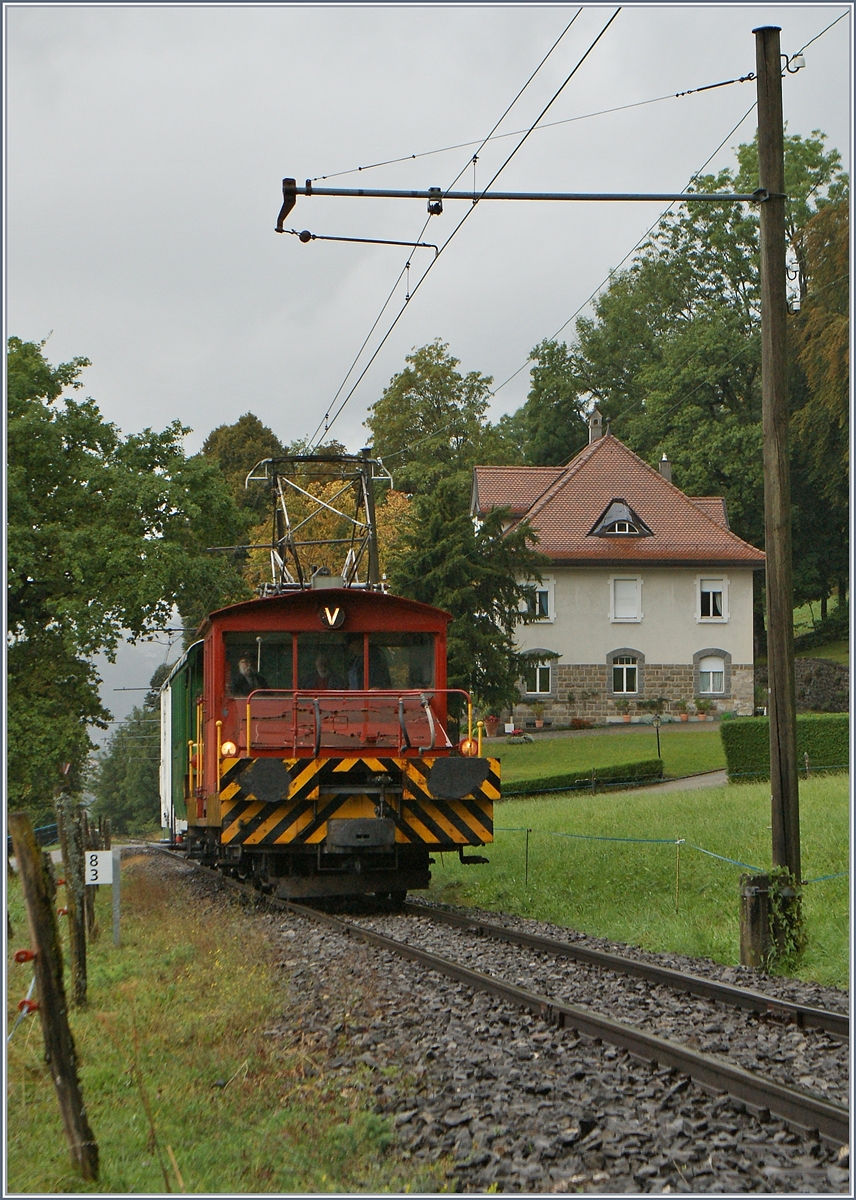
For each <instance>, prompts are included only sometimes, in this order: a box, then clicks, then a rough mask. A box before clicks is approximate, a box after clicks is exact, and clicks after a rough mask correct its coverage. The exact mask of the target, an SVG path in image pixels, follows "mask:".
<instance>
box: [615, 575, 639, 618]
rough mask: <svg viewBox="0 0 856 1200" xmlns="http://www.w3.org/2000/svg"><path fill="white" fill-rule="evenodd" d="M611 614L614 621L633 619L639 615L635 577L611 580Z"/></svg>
mask: <svg viewBox="0 0 856 1200" xmlns="http://www.w3.org/2000/svg"><path fill="white" fill-rule="evenodd" d="M613 589H614V592H613V596H614V604H613V615H614V619H615V620H616V621H628V620H629V621H635V620H636V619H637V617H638V616H639V604H638V588H637V586H636V580H635V579H614V580H613Z"/></svg>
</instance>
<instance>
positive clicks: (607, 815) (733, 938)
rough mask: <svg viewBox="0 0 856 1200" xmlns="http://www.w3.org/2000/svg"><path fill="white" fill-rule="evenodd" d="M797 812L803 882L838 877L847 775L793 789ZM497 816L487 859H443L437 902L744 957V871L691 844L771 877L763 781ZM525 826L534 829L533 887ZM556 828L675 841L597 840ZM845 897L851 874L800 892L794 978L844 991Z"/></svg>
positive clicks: (558, 804)
mask: <svg viewBox="0 0 856 1200" xmlns="http://www.w3.org/2000/svg"><path fill="white" fill-rule="evenodd" d="M687 737H688V740H690V739H689V735H687ZM693 740H694V739H693ZM523 748H526V747H523ZM800 806H801V831H802V866H803V877H804V878H805V879H807V880H810V879H815V878H816V877H818V876H823V875H832V874H835V873H837V872H840V871H845V870H846V869H847V865H848V861H849V851H848V847H849V780H848V778H847V777H846V776H841V775H838V776H826V777H821V778H817V779H810V780H806V781H803V782H801V783H800ZM494 821H495V827H496V841H495V843H494V844H493V846H490V847H488V857H489V858H490V865H489V866H487V867H478V868H475V867H471V866H470V867H467V866H463V865H462V864H460V863H459V862H458V861H457V860H456V859H454V858H453V857H452V856H451V855H448V856H445V857H444V858H443V859H442V860H441V861H440V862H438V864H437V866H436V867H435V868H434V872H433V875H434V879H433V882H432V888H431V895H432V896H433V897H434V898H435V899H438V900H442V901H446V902H448V903H455V904H470V905H476V906H480V907H483V908H487V909H493V910H502V911H505V912H513V913H517V914H519V915H522V916H527V917H534V918H536V919H538V920H543V921H553V922H555V923H557V924H559V925H565V926H568V927H571V928H574V929H578V930H581V931H583V932H585V933H590V934H593V935H595V936H597V937H605V938H610V939H613V940H615V941H618V942H625V943H629V944H631V945H637V946H644V947H645V948H646V949H649V950H655V951H673V952H676V953H680V954H689V955H692V956H693V957H707V958H712V959H714V960H715V961H717V962H722V963H731V964H736V963H738V962H739V961H740V902H739V890H740V875H741V874H742V873H743V870H742V869H741V868H740V867H738V866H734V865H732V864H730V863H727V862H722V861H720V860H719V859H716V858H712V857H710V856H709V855H707V854H703V853H701V852H700V851H698V850H694V849H692V848H691V845H695V846H700V847H702V848H703V849H705V850H709V851H713V853H714V854H719V855H723V856H724V857H726V858H730V859H735V860H737V861H738V862H741V863H745V864H747V865H749V866H751V867H757V868H760V869H761V870H766V869H769V867H770V865H771V859H770V853H771V832H770V788H769V784H742V785H731V786H726V787H722V788H703V789H699V790H696V791H687V792H671V793H669V792H666V793H658V794H656V795H652V794H650V793H647V792H645V791H633V792H623V793H619V794H605V795H597V796H586V795H584V794H581V793H576V794H574V795H573V797H569V796H566V797H560V798H559V797H555V796H549V797H542V798H540V799H539V798H535V799H531V800H508V801H503V802H502V803H500V804H498V805H497V806H496V808H495V811H494ZM526 829H528V830H529V831H530V833H529V875H528V881H527V878H526V858H525V852H526V832H525V831H526ZM557 834H564V835H568V834H577V835H580V834H581V835H585V837H586V838H592V839H596V838H604V839H609V838H636V839H656V838H663V839H669V842H667V843H660V844H658V843H651V842H644V841H635V842H633V841H631V842H622V841H608V840H604V841H597V840H585V838H579V837H568V836H556V835H557ZM676 838H684V839H685V844H684V845H683V846H682V847H681V849H680V875H679V886H678V908H677V911H676V908H675V892H676V866H677V859H678V855H677V850H676V847H675V845H674V839H676ZM849 891H850V889H849V877H848V876H847V875H843V876H840V877H838V878H836V879H831V880H827V881H825V882H822V883H810V884H807V886H806V887H805V889H804V900H803V909H804V915H805V921H806V929H807V934H808V945H807V948H806V950H805V952H804V954H803V956H802V959H801V960H800V963H799V965H798V968H797V970H796V974H797V976H798V977H799V978H802V979H810V980H816V981H817V982H819V983H824V984H830V985H833V986H836V987H847V985H848V979H849V939H850V932H849Z"/></svg>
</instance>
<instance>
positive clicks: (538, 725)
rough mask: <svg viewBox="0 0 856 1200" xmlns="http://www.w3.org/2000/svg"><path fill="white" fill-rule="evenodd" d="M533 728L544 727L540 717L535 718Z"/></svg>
mask: <svg viewBox="0 0 856 1200" xmlns="http://www.w3.org/2000/svg"><path fill="white" fill-rule="evenodd" d="M535 728H536V729H543V728H544V722H543V721H542V720H540V718H538V717H536V718H535Z"/></svg>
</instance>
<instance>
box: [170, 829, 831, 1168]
mask: <svg viewBox="0 0 856 1200" xmlns="http://www.w3.org/2000/svg"><path fill="white" fill-rule="evenodd" d="M158 849H162V848H160V847H158ZM166 853H169V854H170V856H171V857H175V858H179V859H182V860H184V861H185V862H186V861H190V862H191V863H193V860H187V859H186V857H185V856H184V855H181V854H173V853H172V852H170V851H166ZM193 865H194V866H197V867H200V868H203V869H209V870H211V873H212V874H214V875H216V877H217V878H218V879H221V880H222V881H223V882H224V883H226V884H228V885H229V886H230V887H231V888H233V889H234V890H236V891H239V892H241V893H242V894H243V895H245V896H247V897H248V898H249V899H252V900H254V901H256V902H259V903H264V904H267V905H269V906H270V907H271V908H274V909H277V910H279V911H283V912H293V913H295V914H296V915H298V916H301V917H304V918H307V919H309V920H311V921H316V922H317V923H319V924H322V925H326V926H328V927H329V928H331V929H334V930H335V931H336V932H337V933H340V934H342V935H343V936H345V937H355V938H357V939H359V940H360V941H363V942H366V943H367V944H369V945H372V946H376V947H378V949H381V950H387V951H389V952H391V953H393V954H397V955H398V956H399V957H401V958H407V959H410V960H411V961H413V962H417V963H419V964H420V965H421V966H424V967H426V968H427V969H428V970H432V971H436V972H438V974H441V975H445V976H446V977H447V978H450V979H455V980H457V981H458V982H459V983H464V984H466V985H467V986H469V987H472V988H474V989H476V990H477V991H483V992H488V993H490V994H491V995H494V996H498V997H500V998H501V999H503V1000H507V1001H508V1002H509V1003H511V1004H513V1005H515V1006H516V1007H517V1008H522V1009H526V1010H528V1011H530V1012H534V1013H536V1014H537V1015H539V1016H540V1017H541V1018H542V1019H543V1020H544V1021H546V1022H547V1023H548V1024H551V1025H555V1026H557V1027H558V1028H560V1029H573V1030H575V1031H576V1032H577V1033H579V1034H582V1035H583V1036H585V1037H589V1038H592V1039H594V1040H600V1041H603V1042H608V1043H609V1044H610V1045H613V1046H617V1047H618V1048H619V1049H622V1050H626V1051H627V1053H628V1054H630V1055H632V1056H633V1057H634V1058H636V1059H639V1060H641V1061H643V1062H648V1063H652V1064H656V1065H657V1066H659V1067H669V1068H671V1069H673V1070H676V1071H680V1072H681V1073H682V1074H684V1075H687V1076H689V1078H690V1079H693V1080H694V1081H695V1082H696V1083H698V1084H700V1085H701V1086H702V1087H705V1088H708V1089H712V1090H714V1091H719V1092H725V1093H727V1094H728V1095H729V1096H732V1097H733V1098H734V1099H736V1100H740V1101H742V1102H743V1103H744V1104H745V1105H747V1107H748V1108H750V1109H752V1110H755V1111H757V1112H761V1113H765V1112H766V1113H770V1114H772V1115H774V1116H777V1117H780V1118H781V1119H782V1120H784V1121H787V1122H788V1124H790V1125H793V1126H795V1127H797V1128H799V1129H802V1130H805V1131H807V1132H810V1133H812V1132H815V1131H816V1132H817V1133H818V1134H819V1135H820V1136H822V1137H825V1138H826V1139H827V1140H828V1141H830V1142H832V1143H834V1144H836V1145H847V1144H849V1138H850V1113H849V1111H848V1110H847V1109H846V1108H844V1107H843V1106H842V1105H840V1104H833V1103H831V1102H830V1101H827V1100H822V1099H821V1098H820V1097H818V1096H815V1095H813V1094H812V1093H811V1092H806V1091H803V1090H801V1089H796V1088H789V1087H786V1086H785V1085H784V1084H780V1083H777V1082H776V1081H775V1080H772V1079H769V1078H767V1077H765V1076H759V1075H754V1074H753V1073H752V1072H751V1071H747V1070H745V1069H744V1068H743V1067H738V1066H734V1065H732V1064H731V1063H727V1062H724V1061H723V1060H722V1059H720V1058H717V1057H716V1056H715V1055H712V1054H704V1053H702V1052H701V1051H698V1050H693V1049H691V1048H690V1047H689V1046H683V1045H680V1044H679V1043H677V1042H670V1041H667V1040H666V1039H665V1038H660V1037H657V1036H656V1035H654V1034H650V1033H645V1032H644V1031H643V1030H641V1029H637V1028H636V1027H635V1026H633V1025H626V1024H623V1023H621V1022H618V1021H613V1020H611V1019H610V1018H608V1017H602V1016H599V1015H597V1014H596V1013H593V1012H589V1011H588V1010H587V1009H583V1008H578V1007H577V1006H576V1005H572V1004H563V1003H561V1002H559V1001H556V1000H553V999H551V998H550V997H548V996H540V995H538V994H537V993H535V992H527V991H526V990H524V989H523V988H519V987H517V986H516V985H515V984H513V983H510V982H508V981H507V980H504V979H499V978H496V977H494V976H491V975H485V974H483V973H482V972H481V971H473V970H471V969H470V968H469V967H465V966H463V965H461V964H460V963H455V962H452V961H451V960H450V959H446V958H441V957H440V956H439V955H436V954H431V953H429V952H428V951H427V950H421V949H420V948H419V947H417V946H410V945H408V944H407V943H406V942H398V941H395V940H394V939H393V938H388V937H386V936H385V935H384V934H381V933H375V932H374V930H371V929H366V928H365V927H363V926H361V925H353V924H351V923H350V922H349V921H343V920H342V919H341V918H340V917H336V916H334V915H333V914H332V913H325V912H322V911H321V910H320V909H314V908H307V907H306V906H305V905H303V904H295V903H293V902H292V901H290V900H277V899H275V898H273V897H270V896H264V895H262V894H260V893H259V892H257V891H256V890H255V889H254V888H252V887H250V886H248V885H247V884H244V883H240V882H239V881H237V880H234V879H230V878H228V877H227V876H224V875H222V874H221V873H220V872H219V871H215V870H213V869H211V868H204V864H202V863H193Z"/></svg>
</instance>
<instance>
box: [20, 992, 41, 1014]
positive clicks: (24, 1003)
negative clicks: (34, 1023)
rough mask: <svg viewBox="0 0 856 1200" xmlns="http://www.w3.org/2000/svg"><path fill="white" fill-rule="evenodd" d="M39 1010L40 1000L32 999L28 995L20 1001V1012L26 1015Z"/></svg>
mask: <svg viewBox="0 0 856 1200" xmlns="http://www.w3.org/2000/svg"><path fill="white" fill-rule="evenodd" d="M38 1011H39V1002H38V1000H30V999H29V997H27V998H26V999H24V1000H19V1001H18V1012H22V1013H24V1015H25V1016H27V1015H29V1014H30V1013H34V1012H38Z"/></svg>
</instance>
